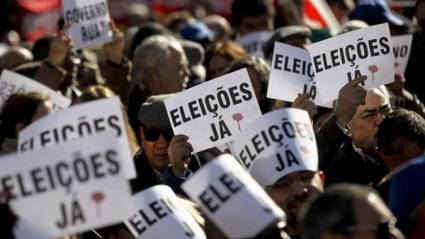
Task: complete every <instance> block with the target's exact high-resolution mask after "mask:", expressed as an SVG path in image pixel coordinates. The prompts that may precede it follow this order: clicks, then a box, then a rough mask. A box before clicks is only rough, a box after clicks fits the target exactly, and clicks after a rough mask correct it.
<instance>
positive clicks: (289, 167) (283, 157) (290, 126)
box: [231, 108, 318, 186]
mask: <svg viewBox="0 0 425 239" xmlns="http://www.w3.org/2000/svg"><path fill="white" fill-rule="evenodd" d="M231 149H232V152H233V154H234V155H236V157H237V159H238V161H239V162H240V164H241V165H242V166H243V167H244V168H245V169H246V170H248V171H249V172H250V173H251V175H252V176H253V177H254V178H255V179H256V180H257V182H258V183H259V184H260V185H261V186H268V185H271V184H273V183H274V182H275V181H276V180H278V179H279V178H281V177H283V176H284V175H287V174H289V173H291V172H294V171H299V170H302V169H306V168H316V170H317V164H318V153H317V145H316V138H315V135H314V130H313V126H312V124H311V120H310V118H309V116H308V113H307V112H306V111H304V110H300V109H295V108H285V109H280V110H276V111H272V112H269V113H267V114H265V115H263V116H262V117H261V118H259V119H257V120H256V121H254V122H252V123H251V125H250V126H248V127H247V130H244V131H243V132H242V133H241V134H240V135H239V136H238V138H236V139H235V141H233V143H232V147H231ZM257 161H258V162H257Z"/></svg>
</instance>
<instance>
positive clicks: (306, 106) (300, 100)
mask: <svg viewBox="0 0 425 239" xmlns="http://www.w3.org/2000/svg"><path fill="white" fill-rule="evenodd" d="M309 95H310V94H309V93H304V94H302V95H299V96H298V97H297V98H296V99H295V100H294V102H293V103H292V104H291V107H292V108H298V109H302V110H305V111H307V112H308V115H309V116H310V119H313V117H314V116H315V115H316V114H317V105H316V104H314V102H313V101H311V100H309V99H308V98H309Z"/></svg>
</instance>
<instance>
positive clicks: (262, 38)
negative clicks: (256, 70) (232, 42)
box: [236, 31, 273, 58]
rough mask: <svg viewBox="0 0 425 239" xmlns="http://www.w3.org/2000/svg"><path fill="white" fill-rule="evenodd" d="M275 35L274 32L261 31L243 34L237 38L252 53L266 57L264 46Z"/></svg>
mask: <svg viewBox="0 0 425 239" xmlns="http://www.w3.org/2000/svg"><path fill="white" fill-rule="evenodd" d="M272 35H273V32H268V31H261V32H253V33H248V34H246V35H243V36H242V37H239V38H238V39H236V42H237V43H238V44H239V45H241V46H242V47H243V48H244V49H245V50H246V51H247V52H248V53H249V54H250V55H252V56H258V57H263V58H264V52H263V46H264V44H266V42H267V41H268V40H269V39H270V37H271V36H272Z"/></svg>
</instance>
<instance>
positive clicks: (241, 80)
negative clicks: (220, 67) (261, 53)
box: [164, 69, 261, 153]
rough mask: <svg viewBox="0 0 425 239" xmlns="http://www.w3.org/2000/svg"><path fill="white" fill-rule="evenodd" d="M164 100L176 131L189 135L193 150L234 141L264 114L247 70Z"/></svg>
mask: <svg viewBox="0 0 425 239" xmlns="http://www.w3.org/2000/svg"><path fill="white" fill-rule="evenodd" d="M164 103H165V106H166V108H167V114H168V118H169V119H170V122H171V125H172V127H173V130H174V133H175V134H184V135H187V136H188V137H189V142H190V143H191V144H192V146H193V150H194V153H196V152H199V151H201V150H204V149H208V148H212V147H215V146H217V145H221V144H224V143H227V142H229V141H231V140H232V139H233V138H234V137H235V136H236V135H237V134H239V133H240V131H241V130H242V129H243V128H244V127H245V126H246V125H247V124H249V123H250V122H251V121H253V120H255V119H256V118H258V117H260V116H261V111H260V107H259V105H258V102H257V99H256V98H255V93H254V89H253V88H252V85H251V82H250V80H249V76H248V72H247V70H246V69H242V70H238V71H235V72H232V73H229V74H227V75H224V76H221V77H218V78H216V79H213V80H210V81H207V82H205V83H203V84H201V85H198V86H196V87H193V88H190V89H188V90H185V91H183V92H181V93H178V94H176V95H175V96H172V97H169V98H167V99H166V100H165V101H164Z"/></svg>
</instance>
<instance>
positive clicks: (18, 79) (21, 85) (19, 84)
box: [0, 69, 71, 111]
mask: <svg viewBox="0 0 425 239" xmlns="http://www.w3.org/2000/svg"><path fill="white" fill-rule="evenodd" d="M31 91H36V92H41V93H44V94H46V95H48V96H49V99H50V101H51V102H52V103H53V109H54V110H56V111H58V110H62V109H66V108H68V106H69V105H70V104H71V100H70V99H68V98H66V97H65V96H63V95H61V94H60V93H57V92H56V91H54V90H52V89H50V88H49V87H47V86H45V85H43V84H40V83H38V82H37V81H35V80H32V79H30V78H28V77H26V76H23V75H20V74H17V73H15V72H12V71H9V70H6V69H4V70H3V72H2V74H1V76H0V109H1V108H2V107H3V104H4V102H6V100H7V99H9V97H10V96H11V95H13V94H16V93H26V92H31Z"/></svg>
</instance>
